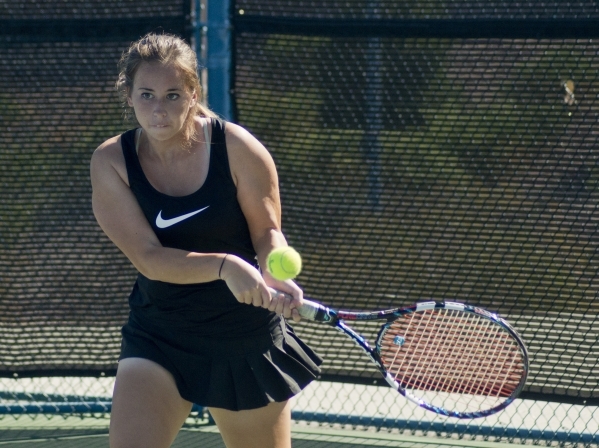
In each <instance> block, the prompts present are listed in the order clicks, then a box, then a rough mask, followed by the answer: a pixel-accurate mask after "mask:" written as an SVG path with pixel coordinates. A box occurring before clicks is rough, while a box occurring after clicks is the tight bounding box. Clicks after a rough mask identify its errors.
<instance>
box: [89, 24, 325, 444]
mask: <svg viewBox="0 0 599 448" xmlns="http://www.w3.org/2000/svg"><path fill="white" fill-rule="evenodd" d="M196 67H197V60H196V55H195V54H194V52H193V51H192V49H191V48H190V47H189V46H188V45H187V44H186V43H185V42H184V41H182V40H181V39H179V38H177V37H175V36H171V35H157V34H149V35H147V36H145V37H143V38H142V39H140V40H139V41H137V42H135V43H134V44H132V45H131V47H130V48H129V49H128V50H127V51H126V52H125V53H124V54H123V56H122V58H121V61H120V74H119V78H118V81H117V90H118V91H119V93H120V94H121V95H122V97H123V99H124V101H125V104H126V106H128V107H129V108H130V109H132V111H133V113H134V115H135V118H136V119H137V122H138V123H139V127H138V128H137V129H132V130H130V131H127V132H125V133H123V134H122V135H118V136H115V137H113V138H110V139H109V140H107V141H106V142H104V143H103V144H102V145H100V146H99V147H98V148H97V150H96V151H95V152H94V155H93V157H92V160H91V180H92V187H93V195H92V204H93V210H94V214H95V216H96V219H97V221H98V223H99V224H100V226H101V228H102V229H103V230H104V232H105V233H106V234H107V235H108V237H109V238H110V239H111V240H112V241H113V242H114V244H116V246H117V247H118V248H119V249H120V250H121V251H122V252H123V253H124V254H125V255H126V256H127V257H128V258H129V260H130V261H131V263H133V265H134V266H135V268H136V269H137V270H138V271H139V275H138V278H137V280H136V282H135V285H134V287H133V291H132V293H131V295H130V297H129V305H130V310H131V311H130V316H129V320H128V322H127V324H126V325H125V326H124V327H123V330H122V333H123V343H122V352H121V356H120V358H119V366H118V370H117V375H116V381H115V388H114V395H113V404H112V415H111V423H110V446H111V447H112V448H124V447H126V448H133V447H143V448H151V447H156V448H162V447H168V446H170V445H171V443H172V441H173V440H174V438H175V437H176V435H177V433H178V431H179V429H180V428H181V426H182V425H183V423H184V421H185V419H186V418H187V417H188V415H189V412H190V409H191V406H192V403H197V404H199V405H203V406H207V407H208V408H209V410H210V412H211V414H212V416H213V418H214V420H215V422H216V424H217V425H218V427H219V430H220V431H221V434H222V437H223V439H224V441H225V444H226V445H227V447H229V448H237V447H244V448H248V447H260V448H266V447H274V448H283V447H290V446H291V436H290V419H291V417H290V408H289V403H288V399H289V398H290V397H291V396H293V395H294V394H296V393H298V392H299V391H300V390H301V389H302V388H304V387H305V386H306V385H307V384H308V383H309V382H310V381H312V380H313V379H314V378H315V376H316V375H317V374H318V373H319V368H318V365H319V364H320V363H321V360H320V358H319V357H318V356H317V355H315V354H314V353H313V352H312V351H311V350H310V348H308V347H307V346H306V345H305V344H303V343H302V342H301V341H300V340H299V339H298V338H297V336H295V335H294V333H293V330H292V329H291V328H290V327H288V326H287V325H286V323H285V319H284V318H293V319H294V320H299V315H298V313H297V309H296V308H297V307H298V306H299V305H300V304H301V302H302V291H301V290H300V289H299V287H298V286H297V285H296V284H295V283H293V282H292V281H286V282H280V281H277V280H275V279H274V278H272V277H271V276H270V275H269V274H268V273H267V272H266V271H263V272H261V271H260V270H259V266H265V259H266V256H267V254H268V253H269V252H270V251H271V250H272V249H273V248H275V247H279V246H285V245H286V244H287V243H286V240H285V237H284V236H283V234H282V232H281V205H280V199H279V191H278V179H277V173H276V168H275V165H274V162H273V160H272V158H271V156H270V154H269V153H268V151H267V150H266V149H265V148H264V147H263V146H262V145H261V144H260V143H259V142H258V141H257V140H256V139H255V138H254V137H253V136H252V135H250V134H249V133H248V132H247V131H246V130H244V129H243V128H241V127H240V126H237V125H235V124H232V123H224V122H222V121H221V120H218V119H217V118H216V116H215V114H214V113H212V112H211V111H210V110H208V109H207V108H205V107H203V106H202V105H201V104H200V102H199V98H200V84H199V80H198V75H197V69H196ZM268 287H273V288H275V289H278V290H281V291H284V292H286V293H288V294H289V295H288V296H283V295H280V296H277V297H271V295H270V294H269V290H268ZM289 297H291V298H289Z"/></svg>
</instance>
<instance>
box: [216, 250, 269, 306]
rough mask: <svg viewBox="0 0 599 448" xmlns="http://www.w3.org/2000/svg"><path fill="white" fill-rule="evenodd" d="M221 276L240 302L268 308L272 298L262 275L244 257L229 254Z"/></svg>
mask: <svg viewBox="0 0 599 448" xmlns="http://www.w3.org/2000/svg"><path fill="white" fill-rule="evenodd" d="M220 278H221V279H222V280H224V281H225V282H226V283H227V286H228V287H229V289H230V290H231V292H232V293H233V295H234V296H235V298H236V299H237V301H238V302H241V303H245V304H246V305H253V306H257V307H262V308H267V309H268V307H269V306H270V302H271V300H272V298H271V295H270V291H269V289H268V286H266V283H265V282H264V279H263V278H262V275H261V274H260V272H259V271H258V269H256V268H255V267H254V266H252V265H251V264H249V263H248V262H247V261H245V260H243V259H242V258H240V257H238V256H236V255H233V254H228V255H227V257H226V259H225V260H224V262H223V264H222V266H221V269H220Z"/></svg>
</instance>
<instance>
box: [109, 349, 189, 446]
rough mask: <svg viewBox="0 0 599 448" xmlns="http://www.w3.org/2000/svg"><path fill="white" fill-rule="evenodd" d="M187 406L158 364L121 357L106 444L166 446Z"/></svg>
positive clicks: (175, 433)
mask: <svg viewBox="0 0 599 448" xmlns="http://www.w3.org/2000/svg"><path fill="white" fill-rule="evenodd" d="M191 406H192V404H191V403H190V402H189V401H187V400H184V399H183V398H181V396H180V395H179V391H178V390H177V386H176V384H175V380H174V379H173V377H172V375H171V374H170V373H169V372H168V371H167V370H166V369H164V368H163V367H162V366H160V365H158V364H156V363H155V362H152V361H149V360H147V359H142V358H125V359H123V360H121V361H120V362H119V366H118V369H117V374H116V381H115V384H114V393H113V397H112V412H111V415H110V437H109V438H110V447H111V448H138V447H139V448H168V447H170V446H171V444H172V442H173V440H174V439H175V437H176V436H177V433H178V432H179V430H180V429H181V426H182V425H183V423H184V422H185V419H186V418H187V416H188V415H189V412H190V411H191Z"/></svg>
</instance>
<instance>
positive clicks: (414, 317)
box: [271, 290, 528, 418]
mask: <svg viewBox="0 0 599 448" xmlns="http://www.w3.org/2000/svg"><path fill="white" fill-rule="evenodd" d="M271 294H284V293H281V292H278V291H275V290H271ZM298 311H299V314H300V316H301V317H302V318H304V319H307V320H310V321H314V322H322V323H325V324H328V325H331V326H332V327H334V328H335V329H337V330H339V331H340V332H342V333H343V334H345V335H346V336H348V337H349V338H351V340H353V341H354V342H355V343H356V344H357V345H358V347H360V348H361V349H363V350H364V351H365V352H366V354H367V355H368V356H369V357H370V359H371V360H372V362H373V363H374V364H375V365H376V366H377V368H378V370H379V371H380V372H381V374H382V375H383V377H384V378H385V380H386V381H387V383H389V385H390V386H391V387H392V388H393V389H395V390H397V391H398V392H399V393H400V394H402V395H403V396H404V397H406V398H407V399H408V400H410V401H411V402H413V403H415V404H417V405H418V406H421V407H423V408H424V409H427V410H429V411H432V412H436V413H437V414H441V415H446V416H450V417H457V418H478V417H485V416H488V415H491V414H494V413H496V412H498V411H500V410H502V409H504V408H505V407H506V406H508V405H509V404H510V403H512V402H513V401H514V399H515V398H516V397H517V396H518V394H519V393H520V391H521V390H522V388H523V387H524V384H525V382H526V376H527V374H528V353H527V350H526V346H525V345H524V343H523V341H522V339H521V338H520V336H519V335H518V333H517V332H516V331H515V330H514V329H513V328H512V326H511V325H510V324H508V323H507V322H506V321H505V320H504V319H502V318H501V317H499V316H497V315H496V314H493V313H490V312H488V311H485V310H483V309H481V308H478V307H473V306H469V305H464V304H462V303H456V302H422V303H418V304H416V305H414V306H411V307H407V308H398V309H390V310H384V311H375V312H352V311H341V310H333V309H331V308H327V307H325V306H323V305H321V304H319V303H317V302H313V301H311V300H306V299H304V304H303V306H302V307H301V308H299V309H298ZM345 320H347V321H365V320H381V321H384V323H383V324H382V325H381V327H380V330H379V332H378V336H377V338H376V340H375V342H374V348H373V347H371V346H370V345H369V343H368V342H367V341H366V339H365V338H364V337H362V336H361V335H360V334H358V333H357V332H355V331H354V330H352V329H351V328H350V327H348V326H347V325H346V324H345V322H344V321H345Z"/></svg>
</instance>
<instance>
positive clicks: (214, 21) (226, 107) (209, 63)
mask: <svg viewBox="0 0 599 448" xmlns="http://www.w3.org/2000/svg"><path fill="white" fill-rule="evenodd" d="M206 3H207V8H206V9H207V14H206V17H207V27H206V41H207V47H206V68H207V71H208V74H207V78H208V82H207V89H206V90H207V98H208V106H209V107H210V109H212V110H213V111H214V112H216V113H217V114H219V115H220V116H221V117H222V118H224V119H225V120H232V118H233V117H232V108H231V51H232V46H231V23H230V21H229V13H230V2H229V0H206Z"/></svg>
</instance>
